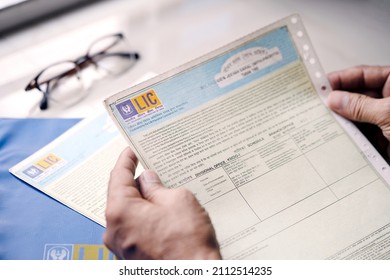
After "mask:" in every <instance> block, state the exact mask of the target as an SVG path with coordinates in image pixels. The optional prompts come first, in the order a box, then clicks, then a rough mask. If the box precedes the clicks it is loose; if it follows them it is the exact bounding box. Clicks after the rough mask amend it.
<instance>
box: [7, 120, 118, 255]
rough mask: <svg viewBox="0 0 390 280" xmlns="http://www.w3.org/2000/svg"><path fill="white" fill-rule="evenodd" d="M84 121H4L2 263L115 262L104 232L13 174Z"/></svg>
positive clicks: (93, 223)
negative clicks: (105, 245) (105, 242)
mask: <svg viewBox="0 0 390 280" xmlns="http://www.w3.org/2000/svg"><path fill="white" fill-rule="evenodd" d="M78 121H79V119H4V118H3V119H0V259H6V260H35V259H37V260H39V259H41V260H42V259H47V260H51V259H61V260H70V259H113V258H114V256H113V254H112V253H111V252H110V251H109V250H108V249H107V248H106V247H104V245H103V243H102V236H103V233H104V228H103V227H102V226H100V225H98V224H97V223H95V222H93V221H91V220H90V219H88V218H86V217H84V216H83V215H81V214H79V213H78V212H76V211H74V210H72V209H70V208H68V207H66V206H64V205H63V204H61V203H59V202H58V201H56V200H54V199H52V198H51V197H49V196H47V195H46V194H44V193H42V192H40V191H39V190H37V189H35V188H34V187H32V186H30V185H28V184H26V183H24V182H23V181H21V180H19V179H17V178H16V177H14V176H13V175H12V174H11V173H9V171H8V170H9V168H10V167H12V166H13V165H15V164H17V163H18V162H20V161H22V160H23V159H25V158H27V157H28V156H30V155H31V154H33V153H34V152H36V151H37V150H39V149H40V148H42V147H44V146H45V145H46V144H48V143H49V142H51V141H52V140H54V139H55V138H56V137H58V136H59V135H61V134H62V133H63V132H65V131H66V130H67V129H69V128H70V127H72V126H73V125H75V124H76V123H77V122H78Z"/></svg>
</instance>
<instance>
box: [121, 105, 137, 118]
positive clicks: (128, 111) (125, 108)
mask: <svg viewBox="0 0 390 280" xmlns="http://www.w3.org/2000/svg"><path fill="white" fill-rule="evenodd" d="M121 111H122V112H123V114H125V115H130V114H131V113H132V112H133V111H134V109H133V108H131V106H130V105H129V104H124V105H122V106H121Z"/></svg>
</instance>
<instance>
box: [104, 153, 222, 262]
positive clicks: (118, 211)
mask: <svg viewBox="0 0 390 280" xmlns="http://www.w3.org/2000/svg"><path fill="white" fill-rule="evenodd" d="M136 166H137V158H136V156H135V154H134V153H133V152H132V151H131V150H130V148H127V149H125V150H124V151H123V152H122V154H121V155H120V157H119V159H118V161H117V163H116V165H115V167H114V169H113V170H112V172H111V177H110V182H109V186H108V198H107V209H106V220H107V231H106V232H105V234H104V238H103V239H104V243H105V244H106V246H107V247H108V248H109V249H110V250H111V251H112V252H113V253H114V254H115V255H116V256H117V257H118V258H120V259H220V258H221V255H220V252H219V245H218V242H217V240H216V237H215V232H214V228H213V226H212V224H211V221H210V218H209V216H208V214H207V212H206V211H205V210H204V208H203V207H202V206H201V205H200V204H199V202H198V201H197V200H196V198H195V196H194V195H193V194H192V193H191V192H190V191H188V190H186V189H184V188H180V189H167V188H165V187H163V185H162V183H161V181H160V179H159V177H158V176H157V174H156V173H155V172H153V171H151V170H146V171H144V172H143V173H142V174H141V175H140V177H139V178H138V180H137V181H136V180H135V179H134V173H135V169H136Z"/></svg>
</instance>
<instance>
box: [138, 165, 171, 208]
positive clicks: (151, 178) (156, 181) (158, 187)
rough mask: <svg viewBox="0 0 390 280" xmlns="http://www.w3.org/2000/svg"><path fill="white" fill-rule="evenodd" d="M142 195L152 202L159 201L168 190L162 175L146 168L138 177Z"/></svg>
mask: <svg viewBox="0 0 390 280" xmlns="http://www.w3.org/2000/svg"><path fill="white" fill-rule="evenodd" d="M138 182H139V186H140V191H141V194H142V196H143V197H144V198H145V199H146V200H149V201H151V202H157V201H158V200H159V197H160V196H161V195H162V194H163V192H164V191H165V190H166V189H165V187H164V185H163V184H162V182H161V180H160V177H159V176H158V175H157V173H156V172H154V171H152V170H145V171H144V172H143V173H142V174H141V175H140V176H139V178H138Z"/></svg>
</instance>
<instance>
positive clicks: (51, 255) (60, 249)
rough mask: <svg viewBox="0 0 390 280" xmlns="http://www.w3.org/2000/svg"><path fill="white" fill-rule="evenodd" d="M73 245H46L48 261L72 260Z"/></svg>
mask: <svg viewBox="0 0 390 280" xmlns="http://www.w3.org/2000/svg"><path fill="white" fill-rule="evenodd" d="M72 249H73V248H72V245H46V246H45V259H46V260H70V259H71V258H72V251H73V250H72Z"/></svg>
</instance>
